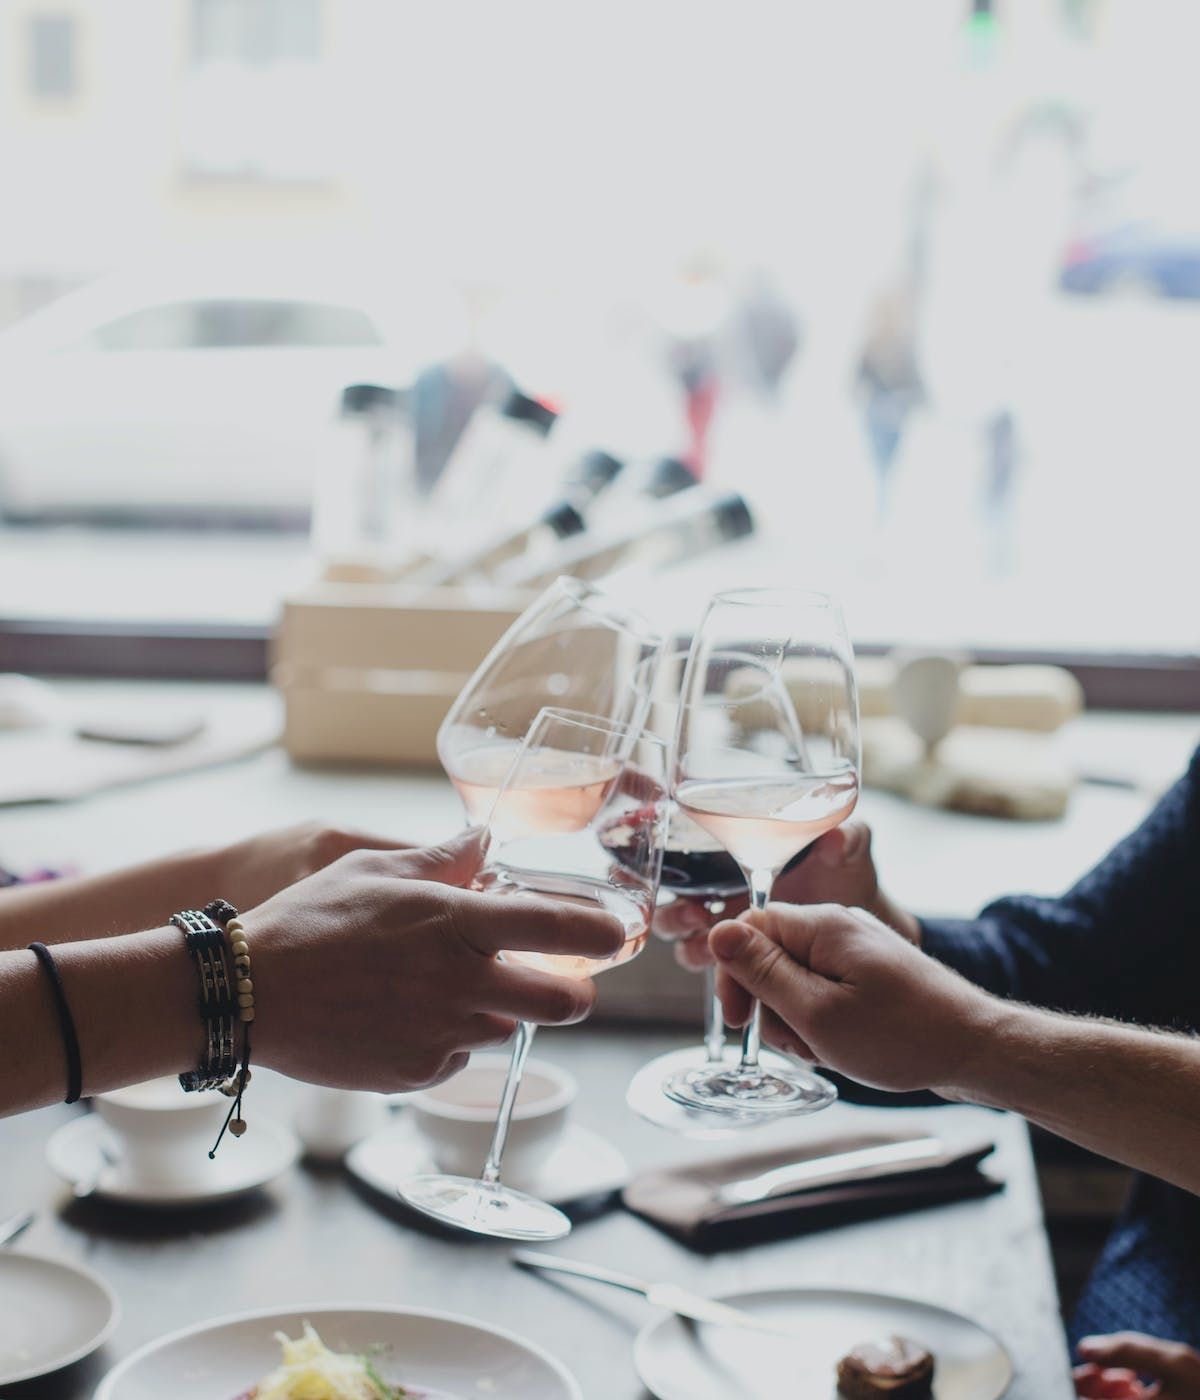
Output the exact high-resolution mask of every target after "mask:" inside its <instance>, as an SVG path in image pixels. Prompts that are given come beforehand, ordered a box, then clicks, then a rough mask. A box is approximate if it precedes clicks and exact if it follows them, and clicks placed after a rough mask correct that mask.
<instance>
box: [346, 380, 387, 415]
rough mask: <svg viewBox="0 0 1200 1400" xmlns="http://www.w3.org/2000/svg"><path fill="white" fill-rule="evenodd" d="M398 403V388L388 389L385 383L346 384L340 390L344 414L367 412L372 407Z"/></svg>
mask: <svg viewBox="0 0 1200 1400" xmlns="http://www.w3.org/2000/svg"><path fill="white" fill-rule="evenodd" d="M399 403H400V391H399V389H389V388H388V387H387V385H385V384H347V385H346V387H345V388H344V389H343V390H342V412H343V413H344V414H355V413H369V412H370V411H371V409H373V408H395V407H396V406H397V405H398V404H399Z"/></svg>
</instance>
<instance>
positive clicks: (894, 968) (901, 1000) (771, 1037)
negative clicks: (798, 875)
mask: <svg viewBox="0 0 1200 1400" xmlns="http://www.w3.org/2000/svg"><path fill="white" fill-rule="evenodd" d="M709 943H710V946H711V948H712V951H713V954H714V956H715V957H716V959H717V965H718V968H719V976H718V987H719V990H720V993H721V1000H722V1003H723V1005H724V1008H725V1017H726V1020H727V1021H728V1023H729V1024H730V1025H732V1026H739V1025H743V1024H745V1022H746V1021H747V1019H748V1018H749V1015H750V1010H751V1003H752V1000H753V998H756V997H757V998H758V999H759V1000H760V1001H761V1002H762V1004H763V1022H762V1028H763V1038H764V1040H766V1041H768V1042H769V1043H770V1044H773V1045H775V1046H777V1047H778V1048H780V1049H781V1050H784V1051H785V1052H788V1053H791V1054H795V1055H799V1056H800V1057H801V1058H802V1059H806V1060H810V1061H813V1062H815V1063H818V1064H823V1065H827V1066H829V1067H830V1068H831V1069H835V1070H839V1071H841V1072H842V1073H843V1074H846V1075H849V1076H850V1077H851V1078H853V1079H857V1080H858V1081H859V1082H860V1083H862V1084H867V1085H870V1086H872V1087H874V1088H877V1089H891V1090H910V1089H935V1090H937V1091H938V1092H939V1093H942V1094H944V1095H946V1096H947V1097H953V1096H954V1095H955V1092H956V1088H957V1087H959V1086H961V1085H962V1084H963V1083H964V1082H966V1080H967V1079H968V1077H969V1076H968V1070H969V1066H970V1064H971V1063H972V1061H974V1060H975V1059H976V1057H977V1056H979V1055H980V1054H982V1053H984V1049H985V1047H986V1045H987V1043H988V1041H989V1038H990V1037H991V1035H992V1034H993V1032H994V1030H995V1027H996V1025H997V1024H998V1023H999V1021H1000V1020H1001V1019H1002V1018H1003V1016H1004V1015H1005V1014H1006V1007H1005V1004H1004V1003H1002V1002H1000V1001H998V1000H997V999H995V998H993V997H991V996H989V995H988V994H987V993H986V992H982V991H980V990H979V988H977V987H975V986H972V984H971V983H969V982H967V981H966V980H965V979H964V978H962V977H960V976H959V975H958V974H957V973H956V972H952V971H951V970H950V969H949V968H947V967H944V966H943V965H942V964H941V963H938V962H935V961H934V960H933V959H932V958H930V957H928V956H926V955H925V954H924V953H922V952H921V951H920V950H919V949H917V948H915V947H913V946H912V944H911V943H908V942H906V941H905V940H904V939H902V938H897V937H896V935H895V933H894V931H893V930H891V929H889V928H886V927H885V926H884V925H883V924H881V923H880V922H879V921H878V920H877V919H876V918H874V917H873V916H872V915H870V914H868V913H866V912H865V911H864V910H862V909H843V908H841V907H840V906H838V905H833V904H818V905H804V906H793V905H786V904H770V905H768V906H767V908H766V909H765V910H763V911H762V912H761V913H758V912H754V911H752V912H750V913H748V914H746V915H744V916H743V917H742V918H741V919H739V920H735V921H731V922H727V923H722V924H718V925H717V927H716V928H715V929H713V931H712V934H711V935H710V938H709Z"/></svg>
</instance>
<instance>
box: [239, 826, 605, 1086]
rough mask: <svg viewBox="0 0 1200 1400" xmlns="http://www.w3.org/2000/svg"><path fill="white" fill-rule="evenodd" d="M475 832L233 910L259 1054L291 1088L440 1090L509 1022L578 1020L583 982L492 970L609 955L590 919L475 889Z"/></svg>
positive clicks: (351, 858)
mask: <svg viewBox="0 0 1200 1400" xmlns="http://www.w3.org/2000/svg"><path fill="white" fill-rule="evenodd" d="M480 859H481V841H480V834H479V833H478V832H467V833H465V834H463V835H461V836H458V837H455V838H454V839H453V840H452V841H449V842H447V843H446V844H445V845H443V846H436V847H429V848H426V849H424V850H415V851H356V852H354V853H353V854H351V855H348V856H344V857H343V858H342V859H341V860H338V861H336V862H335V863H334V864H332V865H330V866H328V867H327V868H326V869H324V870H321V871H319V872H318V873H317V874H315V875H312V876H310V877H309V878H308V879H306V880H302V881H300V882H299V883H298V884H295V885H292V886H291V887H290V888H288V889H285V890H283V891H282V892H281V893H279V894H277V895H275V896H274V897H273V898H271V899H269V900H267V901H266V903H264V904H262V905H260V906H259V907H258V908H255V909H252V910H250V911H249V912H248V913H246V914H244V915H243V916H242V922H243V923H244V924H245V926H246V930H247V934H248V938H249V942H250V949H251V957H252V959H253V979H254V1001H255V1020H254V1045H255V1052H256V1058H257V1059H258V1060H259V1061H260V1062H261V1063H263V1064H267V1065H270V1066H272V1067H273V1068H275V1069H278V1070H281V1071H282V1072H283V1073H284V1074H289V1075H291V1076H293V1077H294V1078H297V1079H307V1080H310V1081H311V1082H313V1083H316V1084H330V1085H334V1086H336V1087H339V1088H348V1089H351V1088H352V1089H376V1090H380V1091H382V1092H391V1091H396V1090H400V1089H415V1088H421V1087H424V1086H427V1085H429V1084H435V1083H437V1082H439V1081H440V1080H442V1079H445V1078H447V1077H448V1076H449V1075H451V1074H454V1073H455V1072H457V1070H459V1069H461V1068H462V1066H463V1065H464V1064H465V1063H466V1059H467V1052H469V1051H471V1050H475V1049H481V1048H483V1047H484V1046H494V1045H498V1044H501V1043H502V1042H504V1041H505V1040H507V1039H508V1037H509V1036H510V1035H511V1034H512V1032H513V1030H514V1028H515V1022H516V1020H517V1019H521V1020H529V1021H537V1022H541V1023H543V1024H547V1025H563V1024H567V1023H569V1022H573V1021H578V1020H581V1019H582V1018H583V1017H584V1016H585V1015H586V1014H587V1013H588V1011H589V1010H590V1009H591V1006H592V1002H593V1000H594V998H595V991H594V988H593V986H592V983H591V981H590V980H583V981H574V980H571V979H568V978H565V977H558V976H554V975H552V974H550V973H547V972H542V971H539V970H536V969H534V968H530V967H523V966H521V965H519V964H516V963H505V962H501V961H499V959H498V958H497V956H496V955H497V953H499V952H500V951H501V950H502V949H506V948H508V949H529V950H535V951H539V952H549V953H555V952H559V953H563V952H570V953H577V954H578V953H582V954H584V955H586V956H589V957H606V956H610V955H611V954H612V953H614V952H616V951H617V949H618V948H619V947H620V946H621V944H622V942H623V941H624V932H623V930H622V928H621V926H620V924H619V923H618V921H617V920H616V919H615V918H613V917H612V916H611V915H608V914H604V913H602V912H600V911H599V910H590V909H581V908H578V907H575V906H569V905H566V904H560V903H555V902H553V901H549V900H536V899H532V898H521V897H519V896H501V895H494V894H479V893H475V892H473V891H470V890H467V889H464V888H462V886H464V885H467V884H468V883H469V882H470V880H471V878H472V876H473V875H474V874H475V872H476V870H477V869H478V868H479V864H480Z"/></svg>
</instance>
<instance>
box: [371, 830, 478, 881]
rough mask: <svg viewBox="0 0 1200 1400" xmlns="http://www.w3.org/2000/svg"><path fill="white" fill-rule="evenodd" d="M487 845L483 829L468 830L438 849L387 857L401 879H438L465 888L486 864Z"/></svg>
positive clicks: (420, 850) (406, 852)
mask: <svg viewBox="0 0 1200 1400" xmlns="http://www.w3.org/2000/svg"><path fill="white" fill-rule="evenodd" d="M486 845H487V838H486V834H485V832H484V830H483V828H482V827H479V826H473V827H468V829H467V830H466V831H460V832H458V833H457V834H456V835H454V836H451V837H450V838H449V839H448V840H445V841H440V842H438V844H437V845H436V846H418V847H416V848H415V849H414V850H408V851H396V852H395V853H394V854H393V853H389V855H388V858H387V859H388V868H389V870H390V871H391V873H392V874H393V875H395V876H396V877H397V879H401V880H436V881H437V882H438V883H439V884H443V885H466V884H468V883H470V880H471V878H472V876H473V875H474V874H475V872H476V871H477V870H478V869H479V867H480V866H481V865H482V864H483V855H484V851H485V849H486Z"/></svg>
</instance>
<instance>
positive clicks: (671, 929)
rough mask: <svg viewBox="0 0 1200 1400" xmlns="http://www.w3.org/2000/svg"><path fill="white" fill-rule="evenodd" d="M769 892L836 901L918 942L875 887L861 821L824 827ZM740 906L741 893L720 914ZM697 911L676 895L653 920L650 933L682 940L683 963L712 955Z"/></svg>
mask: <svg viewBox="0 0 1200 1400" xmlns="http://www.w3.org/2000/svg"><path fill="white" fill-rule="evenodd" d="M774 898H775V899H776V900H777V901H778V902H779V903H780V904H841V905H844V906H846V907H847V908H854V909H865V910H866V911H867V912H868V913H869V914H874V916H875V917H876V918H877V919H878V920H879V921H880V923H883V924H887V925H888V927H889V928H893V929H895V930H896V932H897V933H899V934H901V935H903V937H905V938H907V939H908V941H909V942H910V943H915V944H917V945H918V946H920V942H921V925H920V924H919V923H918V922H917V920H916V919H915V918H914V917H913V915H912V914H910V913H908V912H907V910H904V909H901V908H900V907H899V905H897V904H895V903H894V902H893V901H892V900H891V899H889V897H888V896H887V895H886V894H885V893H884V891H883V890H882V889H880V887H879V875H878V873H877V872H876V870H875V861H874V859H873V858H872V856H871V828H870V827H869V826H868V825H867V824H866V822H847V823H846V824H845V825H844V826H839V827H835V828H834V829H833V830H832V831H827V832H826V833H825V835H824V836H822V837H821V839H820V840H819V841H815V842H814V843H813V845H812V846H811V847H810V849H809V851H808V853H807V855H806V856H805V858H804V860H802V861H800V862H799V864H797V865H796V866H794V867H793V868H792V869H790V870H785V871H784V872H783V874H781V875H780V877H779V879H778V880H777V881H776V882H775V891H774ZM693 905H694V907H693ZM745 907H746V900H745V898H744V897H743V898H742V899H741V900H740V902H739V903H737V904H735V902H734V901H732V900H731V901H730V905H729V908H728V909H726V910H725V911H724V912H725V916H726V917H727V918H736V917H737V916H738V915H740V913H741V912H742V910H743V909H745ZM703 914H704V910H703V906H702V905H700V904H697V903H695V902H694V901H688V900H680V901H679V904H678V905H677V906H672V907H671V908H670V909H666V910H664V911H663V916H664V919H665V921H666V924H667V927H666V928H663V929H661V930H660V928H659V922H658V920H657V919H656V920H655V932H656V933H660V932H661V934H662V936H663V937H668V938H677V939H681V940H683V941H681V942H680V943H679V944H678V946H677V947H676V949H675V957H676V960H677V961H678V962H680V963H681V964H682V965H683V966H684V967H686V968H689V969H694V968H698V967H703V966H704V965H705V964H706V963H708V962H711V961H712V956H711V954H710V952H709V949H708V943H707V939H706V938H705V937H704V934H705V932H706V931H707V927H708V924H706V923H705V922H704V921H703ZM711 922H712V921H711V920H709V921H708V923H711Z"/></svg>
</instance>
